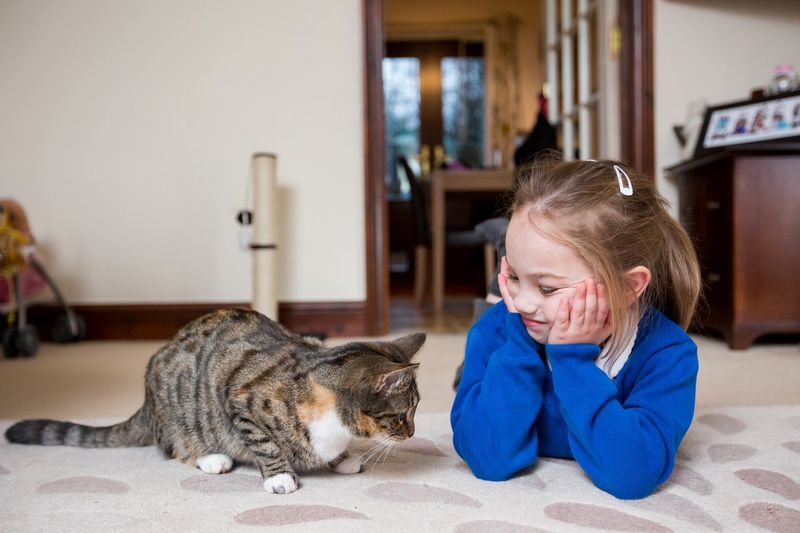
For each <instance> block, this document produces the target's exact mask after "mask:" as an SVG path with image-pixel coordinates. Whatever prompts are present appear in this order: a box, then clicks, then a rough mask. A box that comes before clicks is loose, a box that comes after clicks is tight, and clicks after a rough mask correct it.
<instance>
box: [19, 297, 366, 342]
mask: <svg viewBox="0 0 800 533" xmlns="http://www.w3.org/2000/svg"><path fill="white" fill-rule="evenodd" d="M230 307H244V308H249V307H250V304H249V303H247V302H238V303H192V304H135V305H122V304H92V305H75V306H73V309H74V310H75V312H76V313H77V314H79V315H81V316H82V317H83V319H84V320H85V321H86V339H87V340H155V339H170V338H172V336H173V335H175V333H176V332H177V331H178V329H180V328H181V327H183V326H184V325H186V324H187V323H189V322H191V321H192V320H194V319H195V318H197V317H199V316H202V315H204V314H206V313H209V312H211V311H214V310H216V309H223V308H230ZM62 313H63V309H62V308H61V307H60V306H58V305H56V304H47V305H35V306H33V307H31V308H30V309H29V310H28V315H29V320H30V322H31V323H32V324H34V325H35V326H36V328H37V330H38V332H39V337H40V338H41V339H42V340H49V339H50V338H51V334H50V331H51V328H52V324H53V322H54V320H55V319H56V317H57V316H59V315H60V314H62ZM278 320H279V322H280V323H281V324H283V325H284V326H286V327H287V328H289V329H290V330H292V331H295V332H297V333H302V334H311V335H320V336H325V337H359V336H364V335H367V307H366V302H297V303H281V304H279V305H278Z"/></svg>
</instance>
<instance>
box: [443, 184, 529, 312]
mask: <svg viewBox="0 0 800 533" xmlns="http://www.w3.org/2000/svg"><path fill="white" fill-rule="evenodd" d="M430 180H431V252H432V255H433V275H432V277H433V287H432V291H433V294H432V299H433V310H434V311H435V312H436V313H441V312H442V311H443V310H444V299H445V282H444V272H445V239H446V236H445V231H446V228H445V214H446V213H447V195H448V194H449V193H453V192H498V193H500V192H503V191H507V190H509V189H511V187H512V185H513V183H514V170H513V169H511V168H501V169H458V170H452V169H450V170H448V169H439V170H435V171H433V172H432V173H431V174H430Z"/></svg>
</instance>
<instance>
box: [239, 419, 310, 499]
mask: <svg viewBox="0 0 800 533" xmlns="http://www.w3.org/2000/svg"><path fill="white" fill-rule="evenodd" d="M233 425H234V427H236V429H237V430H238V432H239V435H240V436H241V437H242V440H243V441H244V444H245V446H246V447H247V449H248V450H249V451H250V452H251V453H252V454H253V459H254V461H255V463H256V464H257V465H258V469H259V471H261V477H263V478H264V489H265V490H266V491H267V492H271V493H273V494H290V493H292V492H294V491H296V490H297V489H298V488H299V487H300V483H299V480H298V479H297V474H295V472H294V469H293V468H292V466H291V465H290V464H289V461H287V460H286V458H285V457H284V456H283V452H282V451H281V449H280V447H279V446H278V445H277V444H275V442H274V441H273V440H272V438H271V436H270V435H268V434H267V433H266V432H265V431H264V430H263V429H261V428H260V427H258V426H257V425H256V424H254V423H253V421H252V420H250V418H248V417H247V416H243V415H238V416H235V417H234V419H233Z"/></svg>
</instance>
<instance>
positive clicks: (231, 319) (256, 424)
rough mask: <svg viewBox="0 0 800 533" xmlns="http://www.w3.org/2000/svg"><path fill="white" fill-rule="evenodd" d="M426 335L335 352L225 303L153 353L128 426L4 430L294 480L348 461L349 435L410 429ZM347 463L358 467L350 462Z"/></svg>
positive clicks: (22, 425)
mask: <svg viewBox="0 0 800 533" xmlns="http://www.w3.org/2000/svg"><path fill="white" fill-rule="evenodd" d="M424 342H425V334H423V333H417V334H412V335H408V336H405V337H402V338H399V339H396V340H394V341H387V342H354V343H349V344H345V345H343V346H338V347H334V348H327V347H325V346H323V345H322V344H321V343H320V342H318V341H316V340H313V339H307V338H304V337H301V336H299V335H297V334H294V333H292V332H290V331H288V330H287V329H286V328H284V327H283V326H281V325H279V324H277V323H275V322H273V321H271V320H270V319H268V318H267V317H265V316H263V315H261V314H259V313H257V312H254V311H248V310H242V309H228V310H221V311H217V312H216V313H212V314H209V315H206V316H203V317H201V318H198V319H197V320H195V321H193V322H191V323H190V324H188V325H187V326H185V327H184V328H182V329H181V330H180V331H179V332H178V333H177V335H176V336H175V338H174V339H172V341H170V342H169V343H168V344H167V345H165V346H164V347H162V348H161V349H160V350H159V351H158V352H157V353H156V354H155V355H154V356H153V357H152V358H151V359H150V363H149V364H148V366H147V372H146V375H145V400H144V405H143V406H142V407H141V408H140V409H139V410H138V411H137V412H136V413H135V414H134V415H133V416H132V417H131V418H129V419H128V420H126V421H125V422H122V423H120V424H117V425H114V426H109V427H102V428H99V427H89V426H83V425H79V424H73V423H70V422H59V421H53V420H25V421H22V422H18V423H16V424H14V425H13V426H11V427H10V428H9V429H8V430H7V431H6V438H7V439H8V440H9V442H14V443H21V444H42V445H69V446H82V447H116V446H148V445H151V444H156V445H157V446H158V447H159V448H160V449H161V450H162V451H163V452H164V453H165V454H166V455H167V456H168V457H170V458H176V459H178V460H180V461H183V462H186V463H189V464H192V465H195V464H196V463H197V460H198V459H200V458H202V457H205V456H207V455H210V454H224V455H227V456H228V457H230V458H231V459H233V461H234V462H237V463H243V464H248V465H253V466H256V467H258V468H259V470H260V471H261V474H262V476H263V477H264V479H265V480H270V479H278V480H285V479H290V480H293V481H294V485H295V487H296V485H297V476H296V473H295V472H303V471H309V470H314V469H318V468H322V467H336V466H337V465H339V464H341V463H343V462H344V461H345V460H346V459H348V457H347V454H346V452H345V449H346V447H347V444H348V442H349V438H347V433H348V432H349V434H350V435H351V436H353V437H367V438H387V439H389V440H395V441H397V440H402V439H405V438H408V437H410V436H411V435H413V433H414V420H413V417H414V412H415V410H416V406H417V402H418V401H419V393H418V392H417V387H416V379H415V375H414V374H415V372H414V371H415V369H416V368H417V366H418V364H417V363H411V359H412V357H413V356H414V355H415V354H416V353H417V351H419V349H420V348H421V347H422V344H423V343H424ZM343 428H344V429H343ZM334 433H335V434H334ZM343 435H344V437H343ZM337 451H338V456H337V457H335V458H334V459H331V456H332V454H334V453H336V452H337ZM344 470H347V471H357V470H356V469H355V468H354V467H353V465H352V459H350V460H348V466H347V467H346V469H343V468H340V471H344ZM284 474H285V475H288V476H289V478H287V477H286V476H284ZM276 476H277V477H276ZM274 484H275V483H274V482H273V483H272V484H271V485H270V486H272V485H274ZM267 485H268V484H267V483H265V486H267ZM284 485H286V483H284ZM290 485H291V484H290ZM279 488H281V489H282V487H279ZM291 490H294V489H293V488H290V489H288V490H286V491H287V492H290V491H291ZM274 491H275V492H281V490H274Z"/></svg>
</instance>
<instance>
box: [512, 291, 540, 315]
mask: <svg viewBox="0 0 800 533" xmlns="http://www.w3.org/2000/svg"><path fill="white" fill-rule="evenodd" d="M514 307H516V308H517V311H519V312H520V313H522V314H524V315H531V314H533V313H535V312H536V311H537V310H538V309H539V298H538V297H537V296H536V292H535V291H531V290H523V291H520V293H519V294H518V295H517V297H516V299H514Z"/></svg>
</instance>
